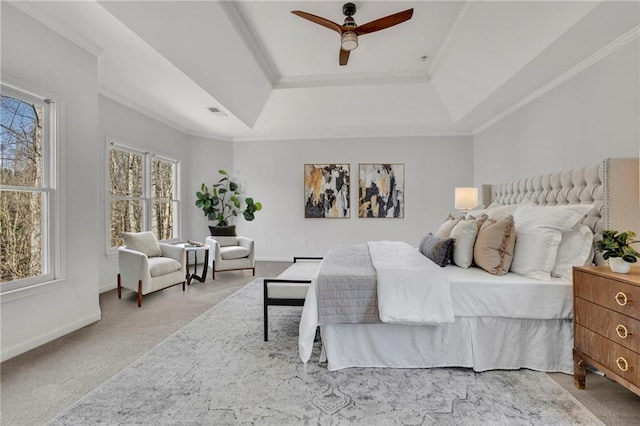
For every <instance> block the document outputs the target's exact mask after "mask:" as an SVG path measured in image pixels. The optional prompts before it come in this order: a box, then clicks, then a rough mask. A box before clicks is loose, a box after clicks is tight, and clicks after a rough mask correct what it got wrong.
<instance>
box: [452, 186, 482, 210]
mask: <svg viewBox="0 0 640 426" xmlns="http://www.w3.org/2000/svg"><path fill="white" fill-rule="evenodd" d="M477 205H478V188H474V187H461V188H456V198H455V208H456V209H457V210H462V211H469V210H471V209H472V208H474V207H475V206H477Z"/></svg>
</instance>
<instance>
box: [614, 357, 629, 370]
mask: <svg viewBox="0 0 640 426" xmlns="http://www.w3.org/2000/svg"><path fill="white" fill-rule="evenodd" d="M616 364H618V368H619V369H620V370H622V371H628V370H629V363H628V362H627V360H626V359H624V358H623V357H621V356H620V357H618V359H616Z"/></svg>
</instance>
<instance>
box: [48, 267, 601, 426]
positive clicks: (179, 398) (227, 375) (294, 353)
mask: <svg viewBox="0 0 640 426" xmlns="http://www.w3.org/2000/svg"><path fill="white" fill-rule="evenodd" d="M299 317H300V308H295V307H271V308H270V315H269V319H270V341H269V342H264V341H263V334H262V282H261V280H259V279H258V280H255V281H253V282H252V283H250V284H248V285H247V286H246V287H244V288H243V289H241V290H239V291H238V292H237V293H235V294H234V295H232V296H231V297H229V298H228V299H226V300H225V301H223V302H222V303H220V304H219V305H217V306H215V307H214V308H212V309H211V310H209V311H208V312H206V313H204V314H203V315H201V316H200V317H198V318H197V319H195V320H194V321H193V322H191V323H190V324H188V325H187V326H185V327H184V328H182V329H181V330H179V331H178V332H176V333H175V334H173V335H172V336H170V337H169V338H167V339H166V340H165V341H163V342H162V343H160V344H159V345H158V346H156V347H155V348H154V349H152V350H151V351H149V352H148V353H147V354H145V355H144V356H143V357H141V358H140V359H139V360H137V361H136V362H134V363H133V364H132V365H131V366H129V367H127V368H126V369H125V370H123V371H122V372H120V373H118V374H117V375H116V376H114V377H113V378H111V379H110V380H108V381H107V382H105V383H104V384H102V385H101V386H99V387H98V388H96V389H95V390H93V391H92V392H90V393H89V394H87V395H86V396H85V397H83V398H82V399H81V400H80V401H78V402H77V403H76V404H75V405H73V406H72V407H70V408H69V409H67V410H66V411H65V412H63V413H61V414H60V415H58V416H57V417H56V418H55V419H53V420H52V421H51V422H50V424H53V425H93V424H107V425H147V424H153V425H169V424H170V425H174V424H176V425H238V424H242V425H249V424H255V425H289V424H291V425H352V424H357V425H601V424H602V423H601V422H600V421H599V420H598V419H597V418H596V417H595V416H593V414H591V412H589V411H588V410H587V409H585V408H584V407H583V406H582V405H581V404H580V403H579V402H578V401H577V400H575V399H574V398H573V397H572V396H571V395H570V394H569V393H568V392H566V391H565V390H564V389H563V388H562V387H561V386H560V385H558V384H557V383H555V382H554V381H553V380H552V379H551V378H549V377H548V376H547V375H546V374H545V373H540V372H534V371H529V370H518V371H491V372H484V373H476V372H474V371H472V370H469V369H458V368H434V369H380V368H378V369H376V368H361V369H355V368H352V369H346V370H341V371H336V372H329V371H327V369H326V365H324V364H319V363H318V362H310V363H309V364H308V366H307V368H306V370H305V368H304V366H303V365H302V363H301V362H300V360H299V358H298V350H297V348H298V344H297V335H298V328H297V327H298V321H299ZM319 350H320V348H319V344H316V348H315V350H314V356H313V357H312V360H313V359H315V360H317V359H318V355H319Z"/></svg>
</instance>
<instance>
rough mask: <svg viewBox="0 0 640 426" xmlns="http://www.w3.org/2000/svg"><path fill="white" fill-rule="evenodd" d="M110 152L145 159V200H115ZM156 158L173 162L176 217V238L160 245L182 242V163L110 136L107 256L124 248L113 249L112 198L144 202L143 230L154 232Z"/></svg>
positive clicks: (107, 182)
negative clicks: (122, 152) (125, 153)
mask: <svg viewBox="0 0 640 426" xmlns="http://www.w3.org/2000/svg"><path fill="white" fill-rule="evenodd" d="M111 149H118V150H121V151H126V152H131V153H135V154H139V155H141V156H142V157H143V160H142V188H143V190H142V197H113V196H112V195H111V179H110V176H109V151H110V150H111ZM154 159H158V160H161V161H165V162H170V163H173V164H174V167H175V169H174V178H173V184H174V193H173V196H174V199H172V200H171V201H172V202H173V203H174V205H175V211H174V218H173V227H174V228H173V229H174V231H173V238H170V239H166V240H159V241H161V242H169V243H171V242H177V241H180V238H181V226H180V223H181V221H180V217H181V209H180V207H181V194H180V164H181V161H180V160H178V159H176V158H173V157H170V156H168V155H165V154H161V153H158V152H153V151H151V150H147V149H144V148H141V147H139V146H135V145H133V144H130V143H127V142H124V141H121V140H118V139H116V138H113V137H110V136H108V137H107V138H106V149H105V161H104V164H105V199H106V201H105V203H106V204H105V205H106V209H105V210H106V211H107V212H106V229H105V236H106V238H105V246H106V253H107V255H114V254H117V252H118V248H119V247H122V246H111V201H112V200H113V199H127V200H141V201H142V206H143V207H142V212H143V213H142V214H143V218H142V231H153V229H152V228H153V217H152V215H153V202H154V200H155V198H153V197H152V192H151V184H152V178H151V177H152V176H151V171H152V161H153V160H154Z"/></svg>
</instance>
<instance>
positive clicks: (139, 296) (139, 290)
mask: <svg viewBox="0 0 640 426" xmlns="http://www.w3.org/2000/svg"><path fill="white" fill-rule="evenodd" d="M141 306H142V280H138V308H139V307H141Z"/></svg>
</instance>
